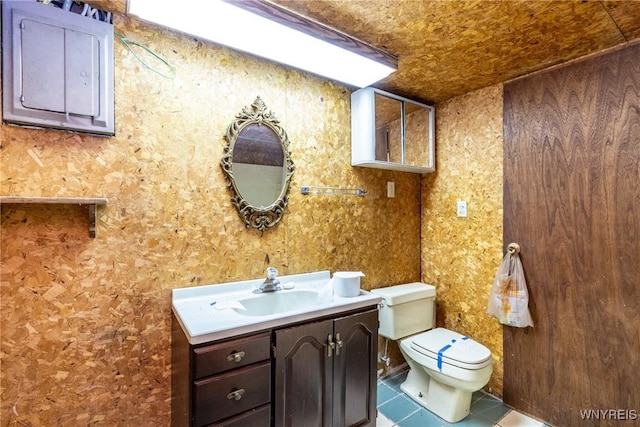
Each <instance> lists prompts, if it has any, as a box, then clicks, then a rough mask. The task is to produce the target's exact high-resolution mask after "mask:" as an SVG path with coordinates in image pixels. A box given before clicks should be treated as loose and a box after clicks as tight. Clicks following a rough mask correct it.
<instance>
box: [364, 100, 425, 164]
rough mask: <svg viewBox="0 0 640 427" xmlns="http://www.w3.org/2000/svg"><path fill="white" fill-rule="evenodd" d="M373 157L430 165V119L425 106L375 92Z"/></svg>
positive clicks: (402, 162) (388, 160)
mask: <svg viewBox="0 0 640 427" xmlns="http://www.w3.org/2000/svg"><path fill="white" fill-rule="evenodd" d="M374 103H375V115H376V117H375V119H376V121H375V123H376V151H375V155H376V160H381V161H386V162H391V163H398V164H403V165H410V166H420V167H423V166H427V167H433V166H434V165H433V163H434V160H433V156H432V152H433V147H432V145H433V138H432V136H431V135H430V129H431V127H430V120H433V118H432V114H433V109H429V108H428V107H426V106H425V105H421V104H418V103H412V102H410V101H402V100H399V99H394V98H390V97H387V96H384V95H381V94H379V93H376V94H375V100H374Z"/></svg>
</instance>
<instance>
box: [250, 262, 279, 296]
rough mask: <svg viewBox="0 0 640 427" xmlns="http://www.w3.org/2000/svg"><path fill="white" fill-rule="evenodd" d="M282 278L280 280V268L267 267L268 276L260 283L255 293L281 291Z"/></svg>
mask: <svg viewBox="0 0 640 427" xmlns="http://www.w3.org/2000/svg"><path fill="white" fill-rule="evenodd" d="M280 290H282V288H281V287H280V280H278V270H276V269H275V268H273V267H269V268H267V278H266V279H265V281H264V282H263V283H262V284H261V285H260V287H259V288H258V289H256V290H254V291H253V293H254V294H261V293H264V292H275V291H280Z"/></svg>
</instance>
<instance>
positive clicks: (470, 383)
mask: <svg viewBox="0 0 640 427" xmlns="http://www.w3.org/2000/svg"><path fill="white" fill-rule="evenodd" d="M371 292H372V293H375V294H377V295H379V296H380V297H381V298H382V302H381V304H380V326H379V334H380V335H381V336H383V337H385V338H388V339H391V340H395V341H398V340H399V343H398V346H399V347H400V351H401V352H402V355H403V356H404V358H405V359H406V361H407V363H408V364H409V373H408V374H407V379H406V380H405V381H404V382H403V383H402V384H401V385H400V388H401V389H402V391H404V392H405V393H406V394H407V395H408V396H409V397H411V398H412V399H413V400H415V401H416V402H417V403H418V404H420V405H422V406H424V407H425V408H427V409H428V410H429V411H431V412H433V413H434V414H436V415H437V416H439V417H440V418H442V419H444V420H445V421H447V422H450V423H455V422H458V421H460V420H462V419H463V418H465V417H466V416H467V415H469V409H470V407H471V396H472V394H473V392H475V391H478V390H480V389H481V388H482V387H484V386H485V385H486V384H487V383H488V382H489V378H490V377H491V373H492V372H493V362H492V358H491V351H489V349H488V348H486V347H485V346H483V345H482V344H479V343H477V342H475V341H473V340H472V339H470V338H468V337H465V336H464V335H461V334H459V333H457V332H453V331H450V330H448V329H444V328H434V326H435V323H436V322H435V315H436V312H435V298H436V288H435V287H434V286H432V285H427V284H424V283H418V282H416V283H409V284H406V285H398V286H389V287H387V288H379V289H373V290H372V291H371Z"/></svg>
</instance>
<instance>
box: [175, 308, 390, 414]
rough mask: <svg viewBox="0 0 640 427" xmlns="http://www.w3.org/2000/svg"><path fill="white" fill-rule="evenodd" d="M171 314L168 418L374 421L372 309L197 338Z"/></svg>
mask: <svg viewBox="0 0 640 427" xmlns="http://www.w3.org/2000/svg"><path fill="white" fill-rule="evenodd" d="M336 316H338V317H336ZM173 320H174V322H173V336H172V384H171V397H172V407H171V424H172V426H174V427H178V426H179V427H184V426H193V427H201V426H218V427H222V426H224V427H269V426H274V427H283V426H291V427H299V426H314V427H315V426H318V427H321V426H326V427H347V426H349V427H350V426H371V427H373V426H375V421H376V407H375V405H376V357H377V341H378V310H377V309H375V308H371V307H369V308H367V309H365V310H364V311H362V310H359V311H354V312H350V313H349V314H345V313H339V314H337V315H335V316H331V317H324V318H321V319H318V320H316V321H307V322H304V323H297V324H292V325H285V326H283V327H279V328H275V329H269V330H264V331H260V332H257V333H256V334H253V335H250V336H244V337H238V338H231V339H227V340H223V341H219V342H211V343H205V344H201V345H197V346H194V345H191V344H189V342H188V340H187V338H186V336H185V334H184V332H183V331H182V329H181V327H180V325H179V322H178V321H177V319H175V318H174V319H173Z"/></svg>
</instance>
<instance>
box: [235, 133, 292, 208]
mask: <svg viewBox="0 0 640 427" xmlns="http://www.w3.org/2000/svg"><path fill="white" fill-rule="evenodd" d="M283 166H284V152H283V151H282V145H281V144H280V140H279V139H278V135H276V133H275V132H274V131H273V130H271V129H270V128H269V127H267V126H263V125H259V124H255V123H254V124H250V125H248V126H246V127H245V128H244V129H243V130H242V132H240V134H239V135H238V138H237V139H236V143H235V145H234V147H233V165H232V167H231V169H232V171H233V176H234V178H235V180H236V185H237V187H238V191H239V192H240V194H242V196H243V197H244V198H245V199H246V200H247V202H248V203H249V204H251V205H252V206H255V207H258V208H262V209H264V208H266V207H267V206H269V205H271V204H273V203H274V202H275V201H276V200H278V198H279V197H280V193H282V185H283V184H284V180H285V178H286V175H285V170H284V168H283Z"/></svg>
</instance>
